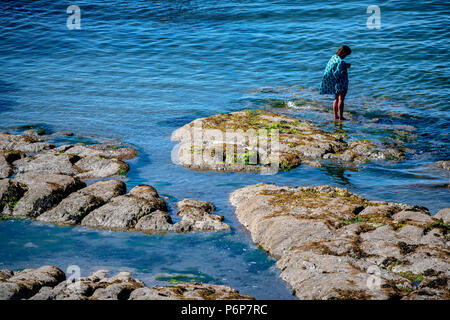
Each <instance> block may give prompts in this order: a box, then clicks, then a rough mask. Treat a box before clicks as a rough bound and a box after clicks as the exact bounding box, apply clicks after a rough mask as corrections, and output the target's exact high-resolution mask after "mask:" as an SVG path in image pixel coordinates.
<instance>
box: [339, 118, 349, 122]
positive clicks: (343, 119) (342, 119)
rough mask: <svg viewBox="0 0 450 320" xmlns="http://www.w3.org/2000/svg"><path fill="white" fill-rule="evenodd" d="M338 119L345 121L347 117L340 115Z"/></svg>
mask: <svg viewBox="0 0 450 320" xmlns="http://www.w3.org/2000/svg"><path fill="white" fill-rule="evenodd" d="M339 120H341V121H345V120H347V118H344V117H340V118H339Z"/></svg>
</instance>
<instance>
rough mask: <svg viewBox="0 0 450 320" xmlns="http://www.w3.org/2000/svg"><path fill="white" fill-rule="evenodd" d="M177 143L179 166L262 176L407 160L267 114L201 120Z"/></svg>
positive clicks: (396, 150)
mask: <svg viewBox="0 0 450 320" xmlns="http://www.w3.org/2000/svg"><path fill="white" fill-rule="evenodd" d="M274 132H277V135H276V136H273V137H272V133H274ZM275 139H276V140H277V142H278V143H277V148H276V149H275V147H274V144H273V142H274V141H273V140H275ZM172 140H174V141H177V142H179V143H180V147H179V149H178V153H177V160H178V162H179V164H180V165H182V166H184V167H186V168H188V169H193V170H200V171H218V172H220V171H222V172H257V171H260V170H261V169H264V167H268V166H271V165H274V164H275V165H276V169H277V170H284V171H286V170H290V169H293V168H295V167H297V166H299V165H301V164H306V165H310V166H316V167H320V166H321V162H320V161H322V160H326V159H331V160H335V161H340V162H344V163H350V164H361V163H365V162H368V161H372V160H395V161H398V160H404V159H405V153H404V150H403V148H402V147H399V146H394V145H389V144H387V145H377V144H375V143H373V142H371V141H369V140H358V141H345V139H344V136H343V135H340V134H333V133H330V132H327V131H324V130H322V129H320V128H318V127H316V126H315V125H313V124H311V123H309V122H307V121H303V120H298V119H295V118H292V117H289V116H286V115H281V114H278V113H274V112H269V111H265V110H243V111H236V112H231V113H227V114H218V115H213V116H210V117H206V118H199V119H196V120H194V121H192V122H191V123H188V124H186V125H185V126H183V127H181V128H179V129H177V130H175V131H174V132H173V133H172ZM256 141H257V143H256ZM219 147H220V148H219Z"/></svg>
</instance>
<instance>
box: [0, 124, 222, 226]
mask: <svg viewBox="0 0 450 320" xmlns="http://www.w3.org/2000/svg"><path fill="white" fill-rule="evenodd" d="M33 132H35V131H33V130H32V131H30V132H29V133H28V134H29V135H17V136H14V135H9V134H0V150H1V152H0V174H1V175H0V177H3V178H2V179H0V213H1V214H2V216H3V217H5V216H6V217H10V216H12V217H28V218H33V219H36V220H38V221H42V222H47V223H54V224H60V225H83V226H86V227H91V228H99V229H109V230H131V231H141V232H145V233H166V232H191V231H221V230H228V229H229V228H230V227H229V225H227V224H225V223H224V222H223V217H222V216H219V215H215V214H211V212H212V211H214V210H215V207H214V205H213V204H212V203H210V202H203V201H198V200H193V199H187V200H184V201H182V202H180V205H179V212H178V215H179V216H180V217H181V221H179V222H177V223H173V221H172V218H171V216H170V215H169V214H168V213H167V205H166V203H165V202H164V200H163V199H161V198H160V197H159V195H158V192H157V191H156V189H154V188H153V187H152V186H149V185H138V186H136V187H134V188H133V189H131V190H130V192H129V193H128V194H126V185H125V183H124V182H123V181H121V180H101V181H97V182H95V183H93V184H90V185H88V186H87V180H90V179H103V178H107V177H111V176H116V175H123V174H124V173H126V172H127V171H128V170H129V166H128V164H126V163H125V162H123V161H124V160H127V159H130V158H132V157H134V156H135V155H136V150H134V149H131V148H125V147H124V148H119V147H117V146H114V145H110V144H95V145H88V146H85V145H82V144H76V145H62V146H59V147H55V146H53V145H50V144H45V143H44V142H42V141H40V140H39V139H41V138H42V139H43V138H45V136H42V135H39V134H37V133H36V134H33ZM41 142H42V143H44V144H41ZM2 143H3V144H2ZM31 145H33V146H31ZM38 146H41V147H42V148H41V147H38ZM8 148H19V149H20V150H19V151H18V150H10V149H8ZM21 150H25V151H21ZM30 150H32V151H37V152H38V153H33V154H32V155H31V154H29V153H28V156H27V154H26V152H29V151H30ZM13 173H14V174H15V176H14V177H13V178H9V177H10V176H11V175H12V174H13Z"/></svg>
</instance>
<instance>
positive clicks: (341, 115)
mask: <svg viewBox="0 0 450 320" xmlns="http://www.w3.org/2000/svg"><path fill="white" fill-rule="evenodd" d="M346 94H347V90H345V91H344V92H342V93H340V94H339V119H340V120H347V119H345V118H344V100H345V96H346Z"/></svg>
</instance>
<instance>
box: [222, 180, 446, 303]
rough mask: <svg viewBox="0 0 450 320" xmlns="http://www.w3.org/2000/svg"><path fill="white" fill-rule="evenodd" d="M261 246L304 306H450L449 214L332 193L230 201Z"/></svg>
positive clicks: (290, 191)
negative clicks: (420, 302) (342, 302)
mask: <svg viewBox="0 0 450 320" xmlns="http://www.w3.org/2000/svg"><path fill="white" fill-rule="evenodd" d="M230 201H231V203H232V204H233V205H234V206H235V207H236V216H237V218H238V219H239V221H240V222H241V223H242V225H243V226H245V227H246V228H247V229H248V231H249V232H250V234H251V236H252V239H253V241H254V242H255V244H257V245H258V246H260V247H261V248H262V249H263V250H265V251H267V252H268V253H269V254H271V255H272V256H274V257H275V258H276V259H278V262H277V267H278V268H279V269H280V272H281V275H280V276H281V278H282V279H283V280H284V281H286V282H287V283H288V284H289V285H290V286H291V287H292V289H293V292H294V294H295V295H296V296H297V297H298V298H299V299H393V298H401V299H449V298H450V290H449V283H448V280H449V276H450V263H449V255H450V250H449V246H448V244H449V225H448V222H447V221H448V220H447V219H448V210H447V209H446V210H445V211H444V210H443V211H441V212H440V213H439V214H438V215H436V216H435V217H433V216H431V215H430V213H429V212H428V210H427V209H426V208H423V207H416V206H410V205H406V204H399V203H389V202H380V201H369V200H366V199H364V198H363V197H361V196H358V195H356V194H353V193H350V192H349V191H348V190H346V189H341V188H333V187H328V186H320V187H297V188H291V187H280V186H276V185H266V184H258V185H254V186H249V187H245V188H242V189H239V190H236V191H235V192H233V193H232V194H231V197H230Z"/></svg>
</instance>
